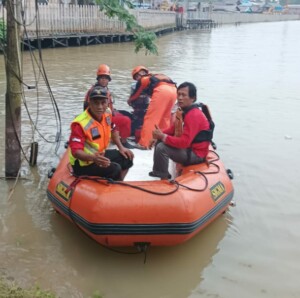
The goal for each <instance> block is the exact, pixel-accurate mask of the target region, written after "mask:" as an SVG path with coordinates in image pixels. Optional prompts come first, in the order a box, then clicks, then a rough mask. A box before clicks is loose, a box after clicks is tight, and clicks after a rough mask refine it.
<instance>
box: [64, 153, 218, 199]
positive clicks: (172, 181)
mask: <svg viewBox="0 0 300 298" xmlns="http://www.w3.org/2000/svg"><path fill="white" fill-rule="evenodd" d="M210 152H212V153H214V154H215V156H216V158H214V159H212V160H210V161H208V160H205V163H206V165H207V167H208V168H210V166H211V165H213V166H214V167H216V170H215V171H210V172H201V171H195V170H193V171H192V172H193V173H195V174H197V175H199V176H201V177H202V178H203V179H204V182H205V183H204V187H203V188H200V189H197V188H192V187H189V186H186V185H184V184H181V183H179V182H178V181H176V180H175V179H169V180H166V181H168V182H169V183H170V185H174V186H175V188H174V189H172V190H171V191H167V192H158V191H153V190H150V189H147V188H144V187H141V186H137V185H132V184H130V183H127V182H124V181H117V180H113V179H111V178H107V177H100V176H87V175H85V176H77V175H76V174H75V173H74V172H73V171H71V170H70V168H68V169H69V171H70V174H71V175H72V176H74V177H75V180H74V181H73V182H72V183H71V184H70V185H69V187H68V188H67V189H66V194H67V193H68V192H70V191H71V190H74V189H75V188H76V185H77V184H78V183H79V182H80V181H82V180H90V181H95V182H98V183H99V182H100V183H103V184H106V185H107V186H108V185H109V184H114V185H123V186H125V187H130V188H134V189H137V190H140V191H143V192H147V193H150V194H153V195H161V196H167V195H171V194H173V193H175V192H176V191H178V189H179V187H183V188H185V189H188V190H191V191H197V192H202V191H205V190H206V188H207V186H208V179H207V177H206V175H211V174H218V173H219V172H220V167H219V166H218V165H217V164H215V163H214V162H215V161H218V160H219V159H220V157H219V155H218V154H217V153H216V152H215V151H213V150H210Z"/></svg>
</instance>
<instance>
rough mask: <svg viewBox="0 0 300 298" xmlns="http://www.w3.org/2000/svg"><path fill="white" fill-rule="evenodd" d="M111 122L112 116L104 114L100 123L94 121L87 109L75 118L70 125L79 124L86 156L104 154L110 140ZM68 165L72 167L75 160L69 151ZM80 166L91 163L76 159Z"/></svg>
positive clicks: (90, 162)
mask: <svg viewBox="0 0 300 298" xmlns="http://www.w3.org/2000/svg"><path fill="white" fill-rule="evenodd" d="M111 120H112V115H111V114H109V113H104V114H103V116H102V120H101V122H98V121H97V120H95V119H94V118H93V117H92V116H91V115H90V113H89V112H88V109H87V110H85V111H84V112H82V113H81V114H80V115H79V116H77V117H76V118H75V119H74V120H73V122H72V123H75V122H76V123H78V124H80V126H81V128H82V130H83V131H84V134H85V142H84V149H83V151H84V152H85V153H87V154H94V153H96V152H105V150H106V148H107V147H108V145H109V142H110V138H111ZM69 159H70V164H71V165H74V164H75V161H76V159H77V158H75V157H74V156H73V154H72V152H71V150H69ZM78 161H79V164H80V166H88V165H90V164H92V163H93V162H92V161H82V160H80V159H78Z"/></svg>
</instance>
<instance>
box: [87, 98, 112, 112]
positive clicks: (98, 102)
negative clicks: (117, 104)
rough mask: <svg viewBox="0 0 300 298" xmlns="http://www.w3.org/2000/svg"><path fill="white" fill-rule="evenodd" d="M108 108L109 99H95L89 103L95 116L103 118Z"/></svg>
mask: <svg viewBox="0 0 300 298" xmlns="http://www.w3.org/2000/svg"><path fill="white" fill-rule="evenodd" d="M107 107H108V99H107V98H105V97H99V98H93V99H91V100H90V102H89V108H90V112H91V114H92V115H93V116H95V117H99V116H102V115H103V114H104V113H105V111H106V109H107Z"/></svg>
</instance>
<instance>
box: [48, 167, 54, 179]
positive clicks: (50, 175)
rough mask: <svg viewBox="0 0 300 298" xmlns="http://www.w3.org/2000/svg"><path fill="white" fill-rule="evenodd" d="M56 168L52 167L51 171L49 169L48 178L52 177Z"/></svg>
mask: <svg viewBox="0 0 300 298" xmlns="http://www.w3.org/2000/svg"><path fill="white" fill-rule="evenodd" d="M55 170H56V168H51V169H50V170H49V171H48V178H49V179H51V178H52V176H53V174H54V173H55Z"/></svg>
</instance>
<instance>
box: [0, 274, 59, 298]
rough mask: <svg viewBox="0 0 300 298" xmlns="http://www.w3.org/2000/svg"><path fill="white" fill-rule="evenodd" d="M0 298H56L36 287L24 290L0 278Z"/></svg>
mask: <svg viewBox="0 0 300 298" xmlns="http://www.w3.org/2000/svg"><path fill="white" fill-rule="evenodd" d="M0 298H57V297H56V296H55V295H54V294H53V293H51V292H50V291H44V290H41V289H40V288H39V287H38V286H36V287H33V288H31V289H28V290H24V289H22V288H20V287H19V286H17V285H16V284H15V283H12V282H9V281H6V280H4V279H2V278H0Z"/></svg>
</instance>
